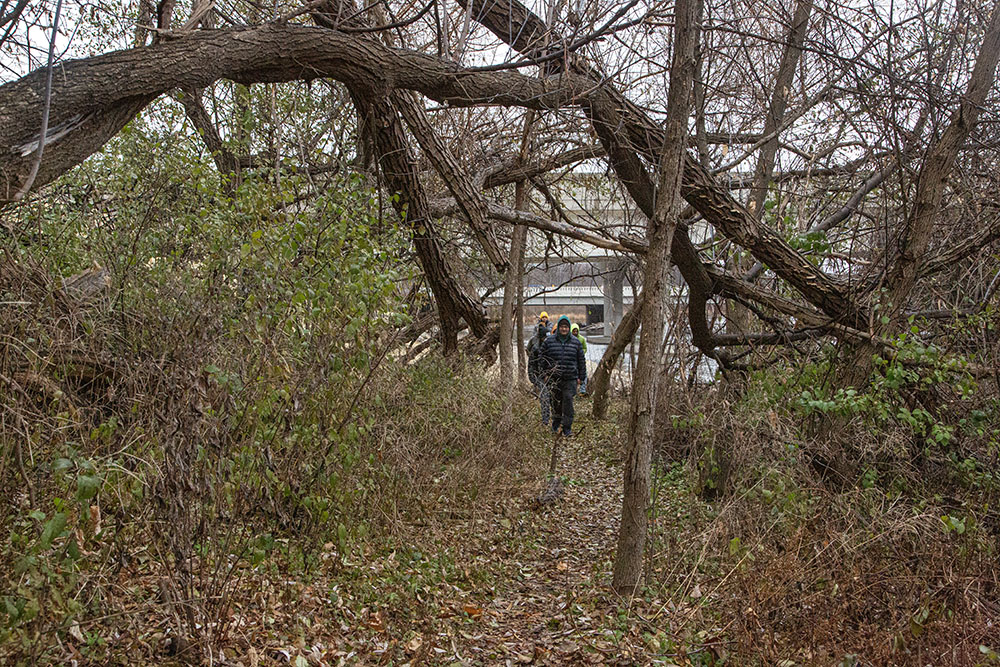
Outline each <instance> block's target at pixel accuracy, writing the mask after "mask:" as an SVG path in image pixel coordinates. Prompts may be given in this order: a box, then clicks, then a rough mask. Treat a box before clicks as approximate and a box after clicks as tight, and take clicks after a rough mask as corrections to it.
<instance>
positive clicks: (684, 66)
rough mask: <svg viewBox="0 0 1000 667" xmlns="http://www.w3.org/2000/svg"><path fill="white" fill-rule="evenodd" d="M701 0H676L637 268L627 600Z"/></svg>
mask: <svg viewBox="0 0 1000 667" xmlns="http://www.w3.org/2000/svg"><path fill="white" fill-rule="evenodd" d="M699 3H700V0H677V3H676V5H675V19H674V54H673V62H672V63H671V67H670V91H669V93H668V95H667V120H666V127H665V130H666V131H665V140H664V145H663V148H662V154H661V158H660V181H659V187H658V188H657V196H656V206H655V209H654V213H655V214H654V215H653V217H652V218H651V219H650V221H649V228H648V231H647V233H646V237H647V238H648V239H649V252H648V253H647V254H646V262H645V264H644V266H643V292H644V295H645V296H644V304H643V308H642V332H641V334H640V337H639V360H638V363H637V366H636V371H635V375H634V376H633V381H632V404H631V408H630V411H629V423H628V439H627V441H626V444H625V471H624V487H625V488H624V495H623V498H622V518H621V525H620V527H619V530H618V549H617V551H616V553H615V564H614V576H613V580H612V585H613V586H614V589H615V591H617V592H618V593H619V594H623V595H624V594H628V595H631V594H633V593H634V592H635V590H636V588H637V587H638V586H639V582H640V580H641V577H642V558H643V552H644V550H645V547H646V530H647V523H648V511H649V490H650V461H651V458H652V450H653V435H654V433H653V418H654V414H655V410H656V393H657V388H658V385H659V382H660V375H661V370H662V366H663V357H662V355H661V346H662V344H663V330H664V319H665V316H666V309H667V299H666V297H667V285H668V282H669V279H670V244H671V240H672V239H673V235H674V229H675V228H676V226H677V219H678V217H679V215H680V212H681V202H682V200H681V194H680V188H681V177H682V175H683V173H684V157H685V155H686V151H685V146H686V144H687V121H688V113H689V110H690V106H691V100H690V96H691V82H692V80H693V79H694V49H695V43H696V41H697V34H698V33H697V17H698V13H699Z"/></svg>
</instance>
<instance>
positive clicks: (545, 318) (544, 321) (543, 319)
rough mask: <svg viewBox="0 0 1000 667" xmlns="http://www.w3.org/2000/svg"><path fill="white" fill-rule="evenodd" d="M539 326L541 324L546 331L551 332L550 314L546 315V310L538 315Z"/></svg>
mask: <svg viewBox="0 0 1000 667" xmlns="http://www.w3.org/2000/svg"><path fill="white" fill-rule="evenodd" d="M538 324H539V326H542V327H545V331H546V332H548V330H549V314H548V313H546V312H545V311H544V310H543V311H542V312H541V313H540V314H539V315H538Z"/></svg>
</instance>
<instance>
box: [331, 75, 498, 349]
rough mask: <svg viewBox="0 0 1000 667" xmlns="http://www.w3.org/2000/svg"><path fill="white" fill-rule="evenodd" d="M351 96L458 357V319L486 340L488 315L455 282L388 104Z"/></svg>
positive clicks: (446, 341) (445, 341) (447, 343)
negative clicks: (395, 195) (393, 194)
mask: <svg viewBox="0 0 1000 667" xmlns="http://www.w3.org/2000/svg"><path fill="white" fill-rule="evenodd" d="M351 96H352V98H353V100H354V104H355V106H356V107H357V109H358V114H359V116H360V118H361V119H362V120H361V123H362V127H361V129H362V132H363V133H364V134H365V135H366V136H368V137H369V141H370V142H371V144H372V146H373V147H374V148H375V151H376V154H377V156H378V160H379V165H380V167H381V170H382V174H383V176H384V177H385V181H386V185H387V186H388V188H389V190H390V191H391V192H396V193H399V196H398V197H394V198H393V206H394V207H395V208H396V211H397V212H398V213H399V214H400V216H402V217H403V218H404V220H405V221H406V224H407V226H408V227H409V228H410V231H411V235H412V238H413V244H414V247H415V249H416V252H417V258H418V259H419V260H420V266H421V268H422V269H423V271H424V275H425V276H426V277H427V282H428V284H429V285H430V287H431V291H432V292H433V294H434V300H435V301H436V302H437V306H438V314H439V316H440V319H441V336H442V347H443V349H444V354H445V356H448V355H451V354H454V353H455V352H456V351H457V350H458V332H459V319H460V318H462V319H464V320H465V321H466V323H468V325H469V327H470V328H471V329H472V331H473V333H474V334H475V335H476V336H478V337H483V336H485V335H486V333H487V330H488V325H487V321H486V314H485V313H484V312H483V308H482V306H481V305H480V304H479V303H478V301H477V300H475V299H473V298H472V297H471V296H470V295H468V294H466V293H465V291H464V290H463V289H462V287H461V285H459V283H458V281H457V280H455V274H454V269H453V268H452V267H451V266H450V265H449V262H448V259H447V257H446V255H445V252H444V248H443V246H442V245H441V241H440V238H439V236H438V233H437V231H436V230H435V229H434V224H433V221H432V219H431V215H430V209H429V206H428V204H427V196H426V194H425V192H424V189H423V186H422V185H421V183H420V179H419V175H418V174H419V172H418V170H417V165H416V160H415V159H414V158H413V156H412V154H411V153H410V151H409V149H408V148H407V146H406V135H405V133H404V132H403V125H402V123H401V122H400V120H399V116H397V115H396V113H395V111H393V108H392V106H391V104H390V103H389V101H388V100H387V99H383V100H382V101H380V102H373V101H370V100H369V99H367V98H366V97H365V96H363V95H362V94H359V93H357V92H356V91H353V90H352V93H351Z"/></svg>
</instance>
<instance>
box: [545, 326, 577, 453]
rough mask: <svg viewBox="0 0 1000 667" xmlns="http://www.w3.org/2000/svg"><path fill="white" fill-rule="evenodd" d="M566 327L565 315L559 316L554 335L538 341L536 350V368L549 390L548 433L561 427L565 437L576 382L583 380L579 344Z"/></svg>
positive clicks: (570, 428)
mask: <svg viewBox="0 0 1000 667" xmlns="http://www.w3.org/2000/svg"><path fill="white" fill-rule="evenodd" d="M569 330H570V322H569V318H568V317H566V316H565V315H563V316H562V317H560V318H559V321H558V322H557V323H556V331H555V334H554V335H552V336H549V337H548V338H546V339H545V340H544V341H542V345H541V349H540V350H539V357H540V363H539V366H540V369H539V370H540V371H541V372H542V374H543V376H544V377H545V378H546V380H547V381H548V383H549V389H550V391H551V393H552V432H553V433H558V432H559V429H560V426H561V427H562V434H563V436H566V437H570V436H572V435H573V396H575V395H576V390H577V388H578V387H579V386H580V383H581V382H586V381H587V360H586V357H584V355H583V346H582V345H581V344H580V341H579V339H577V338H576V337H575V336H572V335H570V332H569Z"/></svg>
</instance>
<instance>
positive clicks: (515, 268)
mask: <svg viewBox="0 0 1000 667" xmlns="http://www.w3.org/2000/svg"><path fill="white" fill-rule="evenodd" d="M534 124H535V114H534V112H532V111H528V112H527V114H526V115H525V117H524V129H523V130H522V132H521V152H520V155H519V162H520V163H523V162H524V161H525V160H526V159H527V154H528V147H529V145H530V144H531V130H532V128H533V127H534ZM527 186H528V184H527V181H524V180H520V181H518V182H517V183H516V184H515V185H514V209H515V210H517V211H523V210H524V208H525V204H526V201H527V191H528V188H527ZM527 237H528V228H527V227H525V226H524V225H515V226H514V232H513V234H512V235H511V241H510V261H508V263H507V271H506V277H505V280H504V286H503V308H502V311H501V314H500V386H501V388H502V390H503V392H504V395H505V396H506V397H507V400H508V403H511V402H513V399H514V389H515V387H516V383H515V382H514V354H513V348H512V342H513V341H512V338H513V333H514V306H515V304H516V303H517V301H518V295H520V294H522V291H523V290H522V289H521V266H523V264H524V245H525V241H526V239H527ZM517 331H518V332H519V333H518V335H519V338H518V343H517V347H518V349H520V348H521V347H522V343H523V339H522V338H520V336H522V335H523V334H522V332H523V327H522V326H518V327H517Z"/></svg>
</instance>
